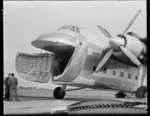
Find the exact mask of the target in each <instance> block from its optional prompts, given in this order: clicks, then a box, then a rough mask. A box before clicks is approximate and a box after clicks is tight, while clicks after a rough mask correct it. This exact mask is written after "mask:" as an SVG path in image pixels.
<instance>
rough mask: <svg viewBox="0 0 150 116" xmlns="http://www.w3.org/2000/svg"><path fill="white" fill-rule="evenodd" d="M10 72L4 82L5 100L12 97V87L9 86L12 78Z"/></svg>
mask: <svg viewBox="0 0 150 116" xmlns="http://www.w3.org/2000/svg"><path fill="white" fill-rule="evenodd" d="M10 75H11V74H10V73H9V74H8V77H6V78H5V80H4V84H5V98H4V99H5V100H6V101H9V97H10V87H9V85H8V80H9V78H10Z"/></svg>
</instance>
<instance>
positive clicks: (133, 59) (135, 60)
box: [120, 46, 141, 66]
mask: <svg viewBox="0 0 150 116" xmlns="http://www.w3.org/2000/svg"><path fill="white" fill-rule="evenodd" d="M120 48H121V50H122V51H123V53H124V54H125V55H127V57H128V58H130V60H131V61H132V62H133V63H134V64H136V65H137V66H139V65H141V63H140V61H139V60H138V59H137V58H136V57H135V56H134V55H133V54H132V53H131V52H130V50H128V49H127V48H125V47H123V46H120Z"/></svg>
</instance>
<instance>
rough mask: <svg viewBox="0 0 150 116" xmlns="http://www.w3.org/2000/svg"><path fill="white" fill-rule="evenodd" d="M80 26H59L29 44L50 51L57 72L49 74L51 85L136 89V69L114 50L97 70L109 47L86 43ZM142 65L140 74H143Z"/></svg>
mask: <svg viewBox="0 0 150 116" xmlns="http://www.w3.org/2000/svg"><path fill="white" fill-rule="evenodd" d="M88 39H92V36H91V35H90V34H87V33H86V32H85V31H84V30H83V28H81V27H78V26H72V25H68V26H63V27H61V28H60V29H59V30H58V31H57V32H53V33H48V34H44V35H41V36H39V37H38V38H37V39H36V40H35V41H33V42H32V45H33V46H35V47H36V48H40V49H44V50H46V51H49V52H52V53H54V61H57V62H58V63H59V66H58V65H56V66H55V65H54V66H53V68H59V73H57V74H55V75H53V76H52V78H51V81H52V82H53V83H55V84H60V85H69V86H77V87H89V88H107V89H116V90H124V91H128V92H133V91H135V90H136V89H137V80H138V68H137V66H136V65H134V64H133V63H132V62H130V61H129V60H127V59H128V58H127V57H126V56H125V55H124V54H123V53H122V52H120V53H114V54H113V55H112V56H111V57H110V59H109V60H108V61H107V62H106V63H105V64H104V66H102V68H101V69H100V70H98V71H95V69H96V67H97V65H98V63H99V62H100V61H101V60H102V59H103V57H104V55H105V54H106V52H107V51H108V49H109V48H107V49H106V48H103V47H101V46H97V45H94V44H93V43H90V42H89V41H88ZM146 68H147V66H146V65H144V68H143V76H146V75H147V69H146Z"/></svg>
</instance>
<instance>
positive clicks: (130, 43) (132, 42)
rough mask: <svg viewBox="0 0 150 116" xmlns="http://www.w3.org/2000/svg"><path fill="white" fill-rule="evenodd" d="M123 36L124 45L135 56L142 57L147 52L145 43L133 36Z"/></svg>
mask: <svg viewBox="0 0 150 116" xmlns="http://www.w3.org/2000/svg"><path fill="white" fill-rule="evenodd" d="M125 37H126V45H125V47H126V48H127V49H128V50H130V51H131V52H132V53H133V54H134V55H135V56H136V57H137V58H139V59H142V58H143V57H144V56H145V55H146V54H147V49H146V45H145V44H144V43H142V42H141V41H140V40H139V39H137V38H135V37H133V36H130V35H125Z"/></svg>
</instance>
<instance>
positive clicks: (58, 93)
mask: <svg viewBox="0 0 150 116" xmlns="http://www.w3.org/2000/svg"><path fill="white" fill-rule="evenodd" d="M53 96H54V98H55V99H63V98H64V97H65V92H64V91H63V90H62V89H61V87H56V88H55V89H54V91H53Z"/></svg>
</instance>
